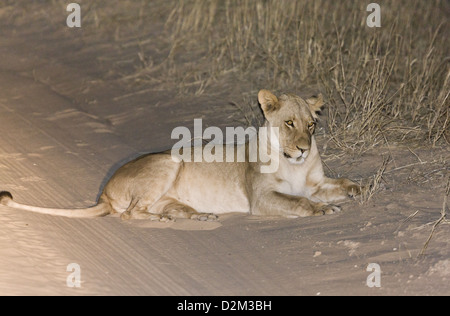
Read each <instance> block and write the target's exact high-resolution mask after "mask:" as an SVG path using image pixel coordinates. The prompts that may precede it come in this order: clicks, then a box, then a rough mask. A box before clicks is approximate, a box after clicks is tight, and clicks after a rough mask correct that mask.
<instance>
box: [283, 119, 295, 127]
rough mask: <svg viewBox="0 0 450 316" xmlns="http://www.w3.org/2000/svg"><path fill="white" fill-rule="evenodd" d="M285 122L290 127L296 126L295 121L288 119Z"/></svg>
mask: <svg viewBox="0 0 450 316" xmlns="http://www.w3.org/2000/svg"><path fill="white" fill-rule="evenodd" d="M285 123H286V125H287V126H289V127H294V122H293V121H292V120H289V121H286V122H285Z"/></svg>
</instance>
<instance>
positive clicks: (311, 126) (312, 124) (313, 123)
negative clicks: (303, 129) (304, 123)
mask: <svg viewBox="0 0 450 316" xmlns="http://www.w3.org/2000/svg"><path fill="white" fill-rule="evenodd" d="M314 125H316V122H312V121H311V122H309V123H308V127H309V128H313V127H314Z"/></svg>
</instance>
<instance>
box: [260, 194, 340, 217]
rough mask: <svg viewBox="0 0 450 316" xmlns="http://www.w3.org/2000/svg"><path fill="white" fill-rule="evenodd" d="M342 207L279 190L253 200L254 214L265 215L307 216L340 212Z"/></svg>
mask: <svg viewBox="0 0 450 316" xmlns="http://www.w3.org/2000/svg"><path fill="white" fill-rule="evenodd" d="M339 211H340V208H339V207H338V206H335V205H329V204H327V203H316V202H312V201H310V200H309V199H307V198H305V197H298V196H292V195H287V194H283V193H279V192H268V193H265V194H261V195H260V196H259V197H258V198H257V199H256V200H255V201H253V202H252V214H254V215H264V216H284V217H306V216H321V215H326V214H334V213H336V212H339Z"/></svg>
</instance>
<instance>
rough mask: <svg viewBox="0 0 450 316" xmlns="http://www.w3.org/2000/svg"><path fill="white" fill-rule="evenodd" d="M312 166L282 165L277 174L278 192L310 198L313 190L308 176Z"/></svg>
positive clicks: (305, 164)
mask: <svg viewBox="0 0 450 316" xmlns="http://www.w3.org/2000/svg"><path fill="white" fill-rule="evenodd" d="M310 168H311V166H309V165H308V164H307V163H304V164H302V165H291V164H284V165H283V164H280V168H279V171H278V173H277V180H278V181H277V185H278V188H277V191H278V192H280V193H283V194H288V195H294V196H303V197H309V196H310V195H311V188H309V187H308V175H309V170H310Z"/></svg>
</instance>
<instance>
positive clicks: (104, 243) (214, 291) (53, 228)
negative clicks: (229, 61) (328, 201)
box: [0, 26, 450, 295]
mask: <svg viewBox="0 0 450 316" xmlns="http://www.w3.org/2000/svg"><path fill="white" fill-rule="evenodd" d="M35 29H37V30H40V29H39V28H35ZM2 31H3V33H2V34H1V35H0V43H1V44H0V135H1V137H0V189H1V190H8V191H11V192H13V194H14V195H15V198H16V200H17V201H19V202H23V203H27V204H33V205H39V206H46V207H86V206H90V205H92V204H94V203H95V201H96V198H97V196H98V194H99V192H100V190H101V187H102V185H104V184H105V181H107V179H108V177H109V176H110V175H111V174H112V172H113V171H114V170H115V169H117V168H118V167H119V166H120V165H121V164H123V163H124V162H126V161H128V160H130V159H132V158H134V157H137V156H138V155H140V154H141V153H144V152H155V151H159V150H161V149H165V148H169V147H170V145H171V144H172V143H173V141H172V140H171V139H170V132H171V130H172V128H173V127H175V126H179V125H183V126H188V127H189V126H192V122H193V118H194V117H203V118H205V120H208V121H210V122H211V124H212V123H214V124H216V125H218V126H227V125H230V124H236V120H237V118H238V117H239V116H240V113H239V111H238V110H236V108H234V107H233V106H231V105H229V101H230V100H229V99H227V98H225V97H220V96H219V97H217V96H214V97H208V96H202V97H201V98H197V99H196V98H194V97H188V96H186V97H180V96H174V95H171V93H170V91H160V90H158V91H156V89H155V90H154V91H152V90H151V89H149V91H147V92H145V93H139V94H134V93H131V92H133V91H130V88H129V87H127V86H126V85H125V84H123V83H122V82H121V81H120V80H117V78H116V77H114V76H110V77H105V76H104V75H105V73H107V68H108V67H109V66H111V65H112V63H108V62H99V61H98V60H99V59H98V57H99V56H100V55H102V56H104V51H102V43H101V42H99V43H97V44H98V45H93V46H92V45H91V46H89V45H87V46H83V45H81V44H80V45H79V42H77V41H76V40H75V41H68V40H66V41H65V40H64V36H60V37H58V38H57V39H59V40H55V41H51V42H50V41H46V40H45V39H46V37H45V35H44V34H43V33H44V31H42V33H40V31H33V27H32V26H27V27H22V28H14V27H10V28H6V27H4V28H3V29H2ZM121 53H122V54H125V53H124V52H121ZM105 58H106V57H105ZM106 59H107V58H106ZM112 59H113V58H112ZM102 60H103V59H102ZM318 142H319V147H320V148H321V151H322V152H323V153H324V158H325V161H326V163H327V166H328V167H329V173H330V175H337V174H339V175H345V176H347V177H350V178H353V179H362V178H367V177H369V176H371V175H373V174H374V173H376V172H377V170H378V167H379V165H380V164H381V162H382V160H383V158H382V157H383V156H385V155H388V154H389V155H391V156H392V157H393V160H392V161H391V163H390V164H389V165H388V168H387V172H386V174H385V176H384V180H383V187H382V190H381V191H379V192H378V193H377V194H376V195H375V196H374V197H373V198H372V199H371V200H370V201H369V202H367V203H364V204H361V203H359V202H358V201H349V202H347V203H344V204H343V208H344V211H343V212H342V213H340V214H337V215H333V216H325V217H318V218H303V219H294V220H292V219H281V218H257V217H253V216H250V215H236V214H230V215H226V216H223V217H221V218H220V221H219V222H218V223H198V222H194V221H178V222H177V223H173V224H160V223H158V224H155V223H152V222H147V221H129V222H124V221H121V220H120V219H119V218H117V217H106V218H99V219H89V220H78V219H66V218H58V217H51V216H45V215H38V214H31V213H24V212H18V211H16V210H13V209H10V208H7V207H3V206H1V207H0V294H1V295H23V294H25V295H35V294H38V295H117V294H118V295H405V294H409V295H449V294H450V285H449V284H450V247H449V244H450V242H449V241H450V239H449V232H450V226H449V225H448V222H443V223H441V224H440V225H439V226H438V227H436V230H435V232H434V234H433V236H432V239H431V241H430V243H429V245H428V247H427V249H426V250H425V255H423V256H420V253H421V251H422V250H423V248H424V245H425V243H426V241H427V239H428V238H429V236H430V233H431V232H432V228H433V224H434V223H435V221H437V220H438V219H439V218H440V216H441V210H442V207H443V202H444V196H445V184H446V179H447V177H448V172H449V163H448V161H449V160H450V151H449V149H448V147H447V148H446V147H443V148H437V149H429V148H410V147H408V146H402V145H401V144H392V146H390V147H383V148H378V149H377V150H374V151H372V152H367V153H365V154H364V155H361V156H359V157H357V158H350V161H349V162H347V163H344V162H342V161H341V159H339V158H336V152H332V151H330V150H327V149H326V144H327V141H326V139H324V137H323V136H319V138H318ZM344 157H345V156H344ZM424 175H426V176H424ZM71 263H76V264H78V265H79V266H80V267H81V281H82V283H81V288H69V287H67V285H66V279H67V277H68V276H69V274H70V272H67V270H66V268H67V266H68V265H69V264H71ZM370 263H376V264H378V265H380V267H381V287H380V288H369V287H368V286H367V284H366V279H367V277H368V276H369V274H370V273H371V272H367V271H366V268H367V266H368V265H369V264H370Z"/></svg>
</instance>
